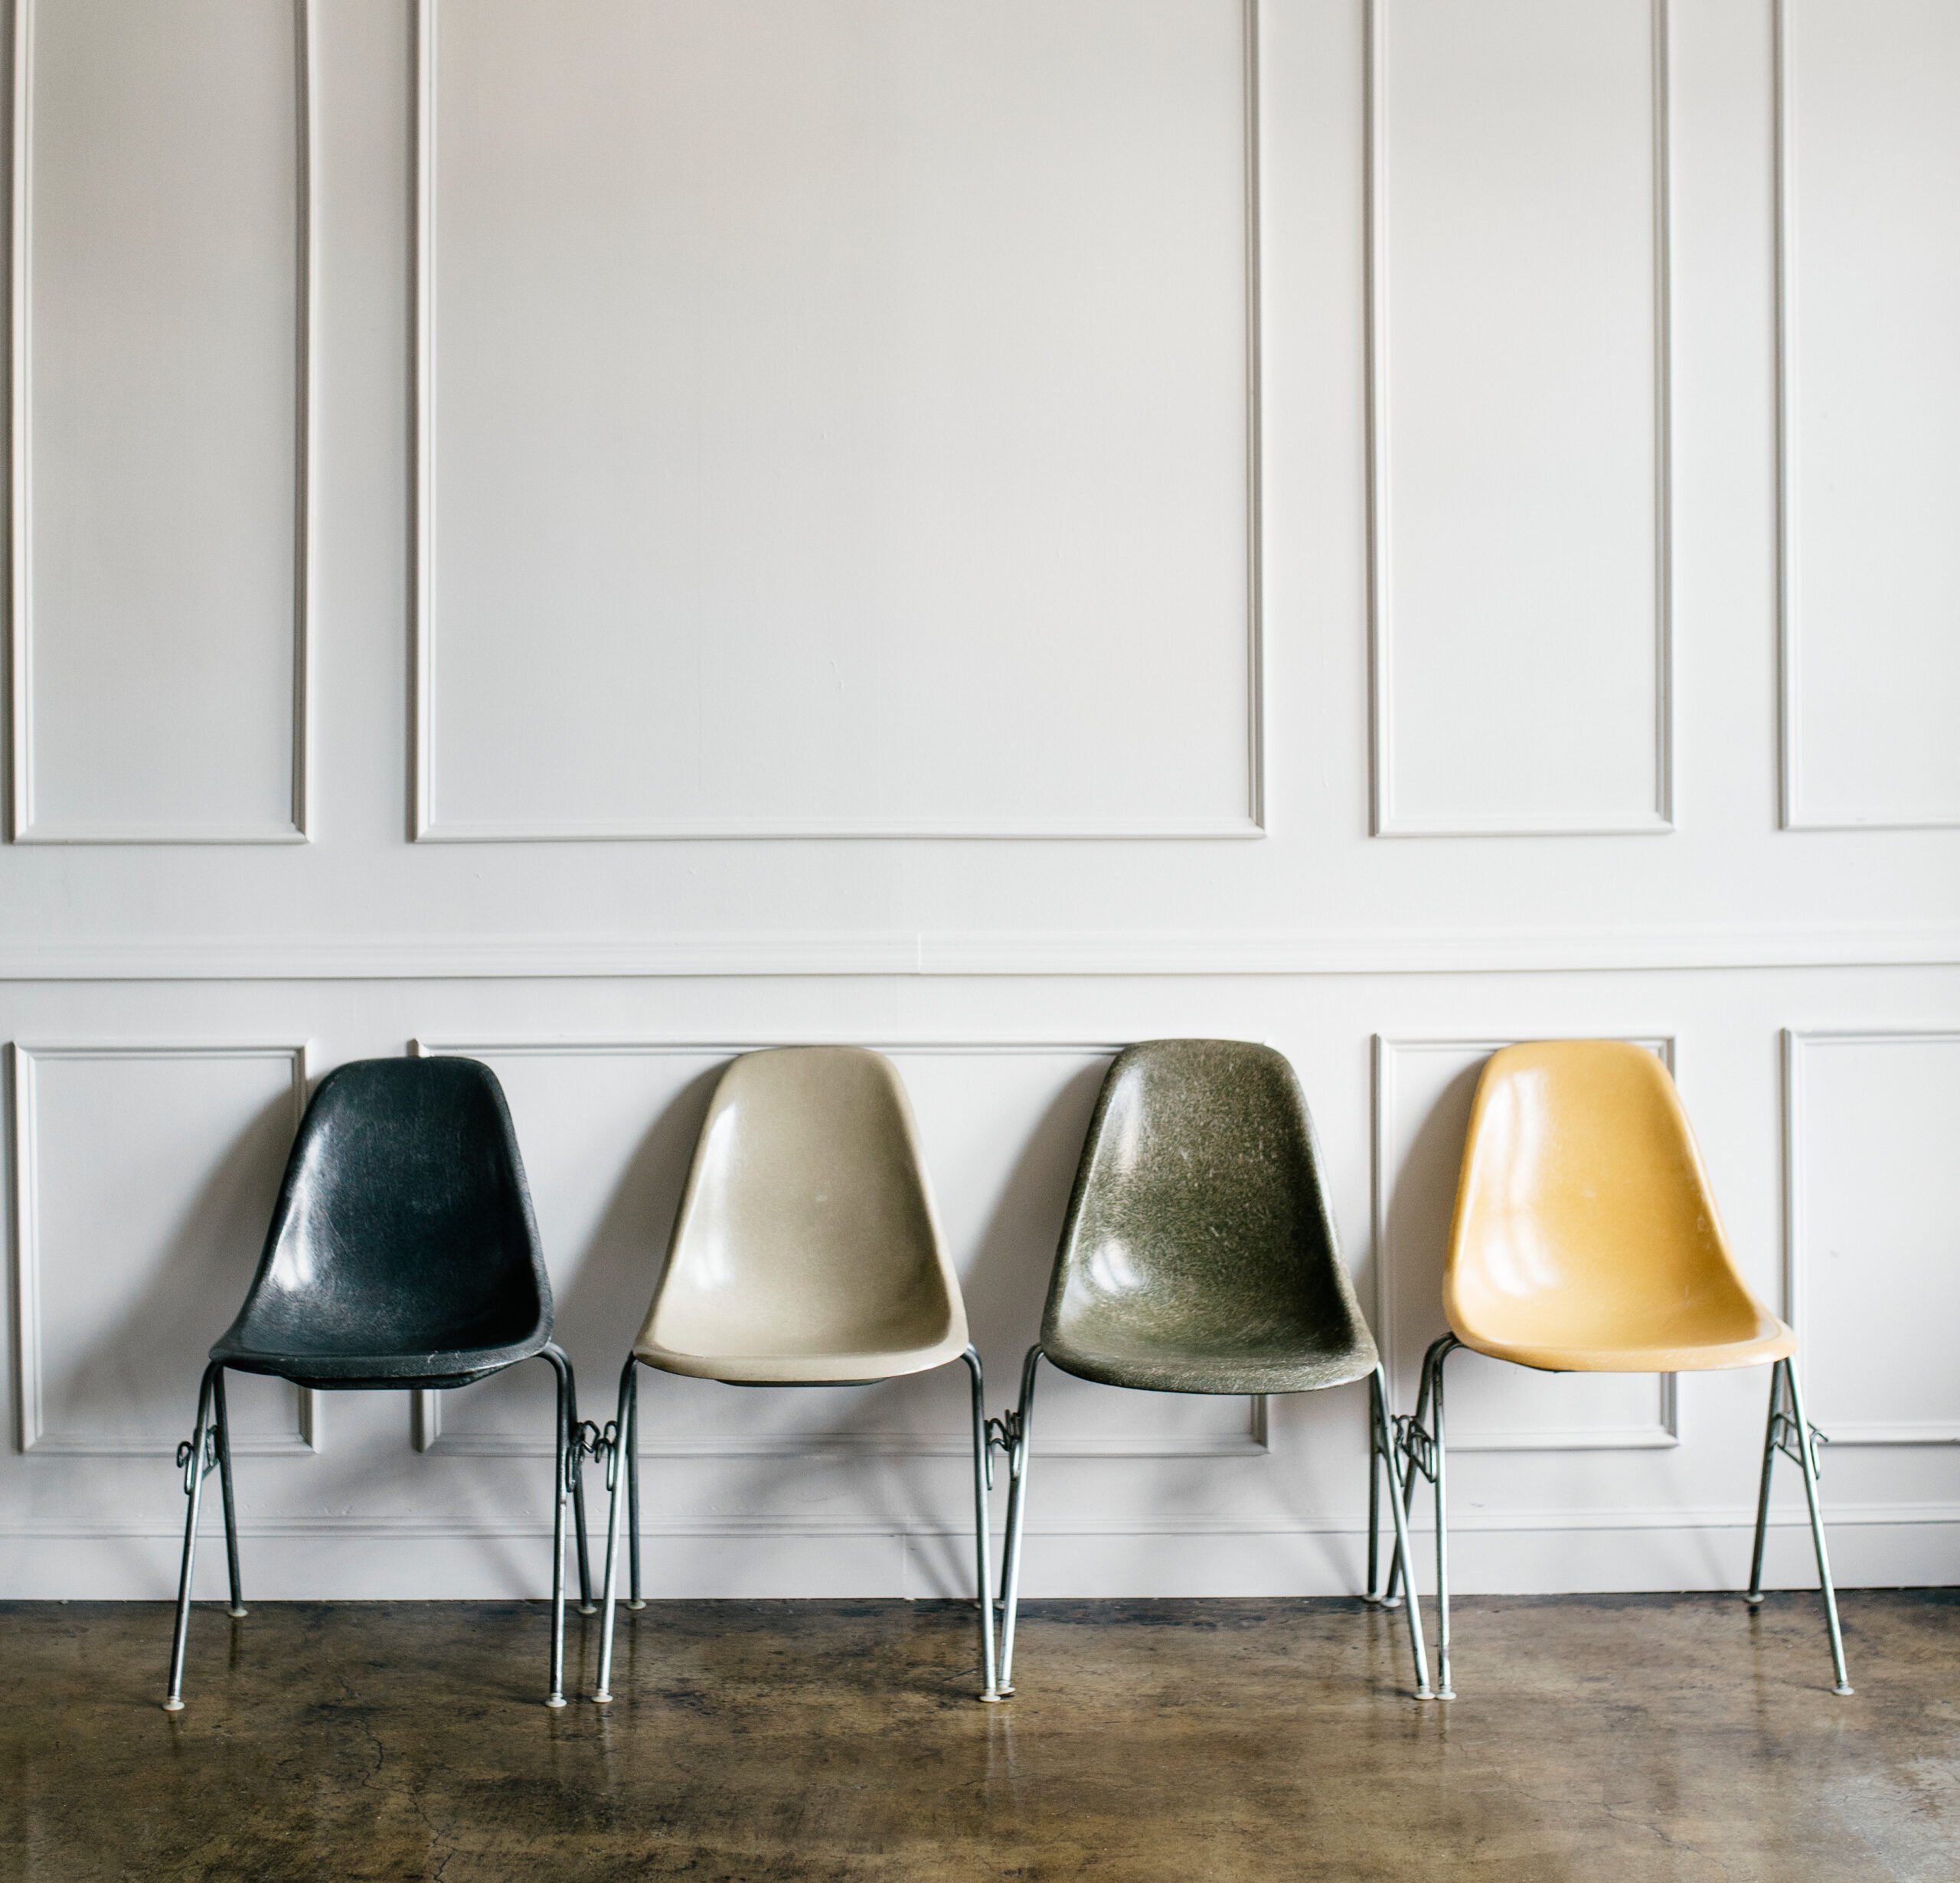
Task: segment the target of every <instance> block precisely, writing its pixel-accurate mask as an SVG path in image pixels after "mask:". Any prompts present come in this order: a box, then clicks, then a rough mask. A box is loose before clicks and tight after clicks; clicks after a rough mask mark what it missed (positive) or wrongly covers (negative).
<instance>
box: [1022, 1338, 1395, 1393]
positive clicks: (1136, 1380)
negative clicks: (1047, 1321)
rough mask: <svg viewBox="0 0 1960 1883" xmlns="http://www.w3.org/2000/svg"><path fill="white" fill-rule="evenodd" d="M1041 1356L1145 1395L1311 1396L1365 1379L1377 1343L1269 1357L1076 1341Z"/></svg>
mask: <svg viewBox="0 0 1960 1883" xmlns="http://www.w3.org/2000/svg"><path fill="white" fill-rule="evenodd" d="M1042 1351H1043V1352H1044V1353H1046V1354H1047V1356H1048V1358H1049V1359H1050V1360H1052V1361H1053V1362H1054V1363H1055V1365H1056V1366H1059V1367H1060V1369H1062V1371H1063V1372H1065V1373H1073V1374H1074V1375H1075V1376H1076V1377H1077V1378H1078V1379H1093V1380H1096V1381H1098V1382H1100V1383H1101V1384H1102V1385H1106V1386H1129V1387H1132V1388H1135V1389H1137V1390H1138V1391H1140V1392H1213V1393H1247V1392H1314V1391H1315V1390H1317V1389H1318V1388H1320V1387H1322V1386H1343V1385H1346V1384H1347V1383H1348V1382H1349V1381H1350V1380H1353V1379H1367V1376H1369V1374H1370V1373H1372V1372H1374V1370H1375V1343H1374V1341H1373V1340H1369V1339H1367V1338H1366V1337H1365V1336H1364V1338H1363V1339H1362V1340H1360V1341H1358V1342H1356V1343H1352V1344H1350V1345H1348V1346H1341V1347H1331V1348H1318V1349H1316V1348H1312V1347H1308V1346H1292V1347H1288V1346H1279V1347H1276V1348H1274V1349H1272V1350H1270V1351H1267V1352H1261V1351H1259V1350H1258V1349H1250V1350H1249V1349H1246V1348H1244V1347H1234V1348H1232V1349H1230V1350H1227V1349H1223V1348H1220V1349H1210V1350H1208V1349H1204V1348H1201V1347H1195V1346H1191V1345H1190V1344H1188V1343H1180V1344H1177V1345H1170V1344H1167V1345H1165V1346H1161V1347H1159V1346H1143V1345H1141V1344H1138V1343H1124V1344H1123V1345H1122V1346H1107V1347H1106V1346H1084V1345H1083V1344H1081V1343H1080V1342H1079V1341H1075V1340H1071V1341H1068V1342H1066V1343H1060V1342H1058V1343H1056V1344H1054V1345H1052V1346H1046V1345H1044V1347H1043V1349H1042Z"/></svg>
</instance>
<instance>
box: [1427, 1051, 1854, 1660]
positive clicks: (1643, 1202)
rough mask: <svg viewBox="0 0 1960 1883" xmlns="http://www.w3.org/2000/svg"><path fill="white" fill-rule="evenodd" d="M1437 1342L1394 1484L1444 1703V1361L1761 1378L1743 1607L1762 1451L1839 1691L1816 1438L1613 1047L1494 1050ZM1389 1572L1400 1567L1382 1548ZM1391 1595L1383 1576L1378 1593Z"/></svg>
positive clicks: (1728, 1259) (1703, 1192)
mask: <svg viewBox="0 0 1960 1883" xmlns="http://www.w3.org/2000/svg"><path fill="white" fill-rule="evenodd" d="M1442 1301H1443V1313H1444V1315H1445V1317H1446V1319H1447V1320H1449V1327H1450V1331H1449V1333H1446V1334H1445V1335H1444V1336H1442V1339H1440V1340H1438V1341H1436V1343H1435V1344H1434V1345H1433V1346H1431V1347H1430V1349H1429V1353H1428V1355H1427V1356H1426V1358H1425V1359H1424V1360H1423V1378H1422V1384H1421V1386H1420V1387H1419V1390H1418V1393H1417V1397H1416V1416H1415V1418H1414V1419H1413V1421H1410V1439H1411V1444H1410V1447H1408V1449H1409V1451H1410V1460H1411V1462H1410V1467H1409V1476H1408V1477H1407V1479H1406V1481H1405V1484H1404V1490H1405V1493H1406V1492H1410V1491H1413V1489H1414V1478H1415V1473H1416V1471H1417V1470H1421V1471H1422V1472H1423V1474H1424V1475H1425V1476H1426V1477H1429V1479H1430V1480H1432V1483H1434V1485H1435V1486H1436V1610H1437V1614H1436V1637H1437V1642H1436V1663H1437V1667H1436V1672H1437V1677H1438V1680H1439V1685H1440V1687H1441V1689H1442V1697H1443V1698H1445V1699H1449V1698H1450V1697H1451V1689H1450V1666H1449V1549H1448V1532H1447V1529H1446V1524H1445V1521H1444V1466H1445V1461H1446V1460H1445V1453H1444V1447H1443V1390H1442V1389H1443V1380H1442V1373H1443V1362H1444V1361H1445V1360H1446V1359H1448V1358H1449V1356H1450V1355H1451V1353H1453V1352H1454V1351H1455V1349H1457V1348H1458V1347H1459V1346H1462V1347H1468V1348H1469V1349H1471V1350H1472V1352H1473V1353H1482V1354H1487V1355H1488V1356H1490V1357H1491V1359H1498V1360H1509V1361H1511V1362H1513V1363H1514V1364H1515V1365H1517V1366H1530V1367H1536V1368H1538V1369H1541V1370H1542V1371H1544V1372H1554V1373H1685V1372H1710V1371H1713V1370H1715V1369H1720V1368H1726V1367H1737V1366H1769V1369H1770V1375H1769V1431H1768V1433H1767V1434H1766V1437H1765V1438H1764V1441H1763V1451H1762V1484H1761V1488H1760V1490H1759V1493H1758V1496H1757V1502H1756V1555H1755V1560H1754V1562H1753V1565H1752V1567H1751V1569H1750V1571H1749V1594H1748V1597H1747V1600H1748V1601H1749V1602H1751V1603H1752V1604H1754V1603H1758V1602H1760V1601H1762V1544H1763V1533H1764V1529H1765V1526H1766V1524H1767V1522H1768V1519H1769V1478H1770V1472H1771V1470H1772V1467H1774V1466H1775V1462H1776V1454H1777V1453H1778V1452H1779V1451H1781V1452H1782V1453H1783V1454H1785V1456H1786V1457H1789V1458H1791V1459H1792V1460H1795V1463H1796V1464H1797V1465H1798V1467H1800V1468H1801V1470H1802V1473H1803V1479H1804V1490H1805V1493H1806V1495H1807V1496H1808V1500H1809V1504H1810V1523H1811V1540H1812V1542H1813V1543H1814V1544H1815V1547H1816V1551H1817V1571H1818V1582H1819V1584H1820V1585H1821V1588H1822V1590H1823V1594H1824V1619H1825V1621H1826V1623H1827V1624H1828V1629H1829V1632H1830V1637H1831V1666H1832V1667H1833V1669H1834V1672H1835V1673H1836V1675H1837V1688H1836V1691H1837V1692H1839V1693H1849V1692H1851V1682H1850V1681H1849V1680H1848V1679H1847V1678H1846V1676H1845V1672H1844V1640H1843V1637H1842V1635H1841V1632H1840V1630H1839V1627H1838V1624H1837V1595H1836V1593H1835V1592H1834V1590H1833V1588H1832V1587H1831V1564H1830V1560H1829V1558H1828V1555H1826V1553H1825V1550H1824V1520H1823V1518H1822V1516H1821V1514H1820V1513H1819V1511H1818V1498H1817V1450H1816V1447H1817V1442H1818V1438H1819V1437H1820V1436H1821V1434H1818V1431H1817V1430H1816V1428H1815V1427H1814V1426H1812V1425H1811V1424H1810V1423H1809V1421H1808V1420H1807V1419H1806V1418H1805V1416H1804V1409H1803V1401H1802V1398H1801V1397H1800V1396H1799V1394H1798V1387H1797V1373H1796V1367H1795V1362H1794V1361H1793V1360H1792V1357H1791V1356H1792V1355H1793V1354H1794V1353H1795V1352H1796V1346H1797V1336H1796V1335H1795V1333H1793V1332H1792V1330H1790V1329H1789V1327H1785V1325H1784V1323H1782V1321H1780V1320H1778V1319H1777V1318H1776V1317H1775V1315H1774V1314H1771V1313H1770V1312H1769V1310H1768V1309H1767V1308H1766V1307H1764V1306H1763V1305H1762V1303H1761V1302H1759V1301H1758V1300H1756V1297H1755V1296H1754V1295H1753V1294H1751V1293H1750V1292H1749V1287H1748V1284H1746V1283H1745V1282H1744V1281H1743V1278H1742V1277H1741V1276H1740V1274H1738V1273H1737V1272H1736V1265H1735V1260H1734V1258H1733V1256H1732V1255H1730V1251H1729V1244H1728V1238H1726V1236H1725V1235H1723V1231H1722V1219H1721V1216H1720V1214H1719V1213H1718V1212H1717V1209H1716V1207H1715V1198H1714V1195H1713V1192H1712V1191H1711V1190H1710V1187H1709V1183H1708V1173H1707V1170H1704V1168H1703V1167H1702V1162H1701V1153H1700V1150H1699V1149H1698V1148H1697V1146H1696V1144H1695V1141H1694V1132H1693V1131H1691V1129H1690V1128H1689V1125H1688V1121H1687V1113H1686V1112H1685V1111H1684V1110H1683V1109H1682V1108H1681V1095H1680V1093H1679V1092H1677V1091H1676V1090H1675V1089H1674V1080H1673V1079H1671V1077H1669V1075H1668V1069H1667V1068H1666V1067H1665V1066H1663V1065H1662V1064H1661V1062H1660V1061H1659V1060H1658V1059H1656V1058H1655V1056H1654V1055H1653V1054H1652V1053H1651V1052H1647V1051H1646V1050H1645V1049H1644V1048H1642V1047H1640V1046H1634V1045H1632V1044H1631V1043H1628V1042H1627V1041H1625V1040H1620V1039H1541V1040H1534V1041H1531V1042H1529V1043H1527V1044H1524V1045H1523V1046H1507V1047H1505V1048H1504V1050H1503V1051H1502V1052H1496V1053H1493V1054H1492V1055H1491V1058H1490V1060H1489V1062H1488V1064H1487V1065H1486V1066H1485V1068H1484V1073H1483V1076H1482V1078H1481V1079H1480V1080H1479V1081H1478V1085H1477V1096H1476V1100H1475V1104H1474V1105H1473V1107H1472V1111H1471V1115H1470V1129H1469V1133H1468V1137H1466V1139H1465V1143H1464V1147H1463V1169H1462V1176H1460V1177H1459V1180H1458V1183H1457V1191H1456V1216H1455V1222H1454V1223H1453V1224H1452V1226H1451V1229H1450V1237H1449V1254H1448V1256H1447V1258H1446V1265H1445V1267H1444V1271H1443V1284H1442ZM1397 1568H1400V1548H1399V1547H1398V1549H1397ZM1396 1581H1397V1576H1396V1573H1395V1571H1391V1572H1390V1581H1389V1588H1390V1592H1391V1593H1392V1592H1393V1589H1394V1588H1395V1584H1396Z"/></svg>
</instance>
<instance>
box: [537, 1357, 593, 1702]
mask: <svg viewBox="0 0 1960 1883" xmlns="http://www.w3.org/2000/svg"><path fill="white" fill-rule="evenodd" d="M544 1358H545V1359H547V1360H549V1361H550V1362H551V1369H552V1371H553V1372H554V1373H556V1374H557V1376H558V1444H557V1454H558V1471H557V1489H556V1493H555V1495H554V1496H553V1498H552V1500H551V1681H550V1692H547V1694H546V1695H545V1696H544V1704H545V1705H547V1706H550V1707H560V1706H563V1705H564V1704H565V1506H566V1504H567V1503H568V1502H571V1503H577V1501H578V1498H577V1486H578V1481H579V1478H580V1469H579V1467H580V1460H581V1459H582V1458H583V1456H584V1453H585V1449H586V1447H585V1444H584V1437H583V1434H582V1433H581V1432H580V1431H579V1429H578V1411H577V1406H578V1402H577V1395H576V1394H575V1392H574V1390H573V1383H572V1363H571V1362H570V1360H569V1359H567V1358H566V1356H565V1354H564V1352H563V1349H561V1348H560V1347H559V1346H557V1343H555V1342H554V1343H552V1344H550V1346H547V1347H546V1348H545V1349H544ZM580 1515H581V1518H583V1512H582V1511H581V1513H580ZM579 1528H580V1532H581V1534H580V1539H579V1541H580V1545H581V1547H580V1552H579V1555H580V1568H581V1569H583V1567H584V1563H583V1558H584V1555H585V1551H584V1548H583V1544H584V1541H585V1539H584V1536H583V1530H584V1528H585V1526H584V1524H583V1521H581V1522H580V1526H579Z"/></svg>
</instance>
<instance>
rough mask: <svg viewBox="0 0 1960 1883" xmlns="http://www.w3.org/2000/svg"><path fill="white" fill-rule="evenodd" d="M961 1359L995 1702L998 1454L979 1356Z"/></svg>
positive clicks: (983, 1656)
mask: <svg viewBox="0 0 1960 1883" xmlns="http://www.w3.org/2000/svg"><path fill="white" fill-rule="evenodd" d="M960 1358H961V1359H963V1360H964V1361H965V1362H966V1370H967V1372H968V1373H969V1375H971V1376H972V1387H973V1548H974V1553H975V1557H976V1558H977V1559H978V1597H979V1606H980V1661H981V1668H982V1673H983V1674H984V1675H985V1680H986V1687H985V1691H984V1692H982V1694H981V1695H980V1698H981V1699H982V1700H984V1701H986V1702H989V1703H991V1702H994V1701H996V1700H999V1699H1002V1698H1004V1697H1005V1696H1004V1695H1002V1694H1001V1689H1000V1674H999V1666H998V1662H997V1660H996V1659H995V1644H994V1569H993V1554H994V1552H993V1548H992V1539H991V1535H990V1526H989V1522H988V1507H987V1493H988V1490H991V1488H992V1486H993V1482H994V1454H993V1447H992V1444H991V1435H990V1434H989V1433H988V1429H987V1385H986V1381H985V1378H984V1376H982V1372H981V1370H980V1356H979V1353H978V1351H977V1350H976V1349H974V1348H973V1347H972V1346H969V1347H968V1348H967V1349H966V1351H965V1353H962V1355H961V1356H960Z"/></svg>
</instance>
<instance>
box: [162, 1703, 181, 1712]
mask: <svg viewBox="0 0 1960 1883" xmlns="http://www.w3.org/2000/svg"><path fill="white" fill-rule="evenodd" d="M163 1710H164V1711H165V1712H166V1713H181V1712H183V1711H184V1702H182V1701H181V1700H166V1701H165V1702H164V1703H163Z"/></svg>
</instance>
